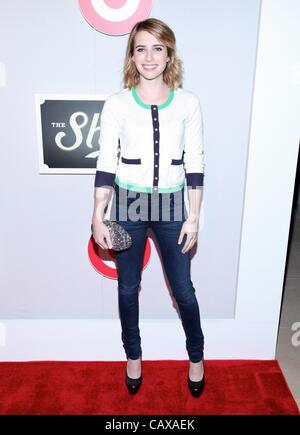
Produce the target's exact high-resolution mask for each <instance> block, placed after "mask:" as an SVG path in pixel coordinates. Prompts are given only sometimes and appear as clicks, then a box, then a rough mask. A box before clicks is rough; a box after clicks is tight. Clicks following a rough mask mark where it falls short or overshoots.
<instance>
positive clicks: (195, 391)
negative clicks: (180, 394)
mask: <svg viewBox="0 0 300 435" xmlns="http://www.w3.org/2000/svg"><path fill="white" fill-rule="evenodd" d="M204 385H205V379H204V375H203V378H202V379H201V381H192V380H191V379H190V377H189V376H188V386H189V389H190V392H191V393H192V396H194V397H199V396H200V395H201V393H202V391H203V389H204Z"/></svg>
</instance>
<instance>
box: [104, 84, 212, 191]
mask: <svg viewBox="0 0 300 435" xmlns="http://www.w3.org/2000/svg"><path fill="white" fill-rule="evenodd" d="M99 145H100V149H99V155H98V158H97V168H96V176H95V187H100V186H113V185H114V183H116V184H118V185H119V186H120V187H123V188H125V189H129V190H134V191H138V192H149V193H152V192H158V193H164V192H175V191H177V190H180V189H182V188H183V187H184V185H185V181H186V184H187V187H188V188H189V187H192V188H196V186H203V178H204V151H203V121H202V111H201V106H200V101H199V99H198V97H197V96H196V95H195V94H194V93H192V92H190V91H187V90H184V89H182V88H177V89H173V88H170V93H169V97H168V99H167V100H166V101H165V102H164V103H163V104H160V105H154V104H153V105H149V104H145V103H144V102H143V101H142V100H141V99H140V98H139V96H138V95H137V91H136V88H135V87H132V88H131V89H129V88H126V89H124V90H122V91H120V92H117V93H115V94H112V95H110V96H109V97H108V98H107V99H106V101H105V102H104V105H103V108H102V112H101V120H100V138H99Z"/></svg>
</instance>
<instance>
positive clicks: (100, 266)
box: [88, 235, 151, 279]
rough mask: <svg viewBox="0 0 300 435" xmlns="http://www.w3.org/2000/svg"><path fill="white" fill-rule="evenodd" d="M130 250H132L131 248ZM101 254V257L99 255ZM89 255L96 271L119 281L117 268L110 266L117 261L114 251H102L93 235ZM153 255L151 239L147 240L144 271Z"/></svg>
mask: <svg viewBox="0 0 300 435" xmlns="http://www.w3.org/2000/svg"><path fill="white" fill-rule="evenodd" d="M129 249H130V248H129ZM100 252H101V254H100V255H99V253H100ZM88 255H89V258H90V261H91V263H92V265H93V266H94V267H95V269H96V270H97V271H98V272H100V273H101V274H102V275H104V276H106V277H107V278H112V279H117V278H118V270H117V269H116V267H115V266H113V267H111V266H109V264H108V263H109V262H115V261H116V255H115V252H114V250H113V249H102V248H100V246H99V245H98V244H97V243H96V242H95V240H94V238H93V236H92V235H91V237H90V239H89V243H88ZM150 255H151V246H150V241H149V237H147V240H146V246H145V252H144V259H143V269H145V267H146V266H147V264H148V262H149V259H150Z"/></svg>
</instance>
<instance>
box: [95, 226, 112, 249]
mask: <svg viewBox="0 0 300 435" xmlns="http://www.w3.org/2000/svg"><path fill="white" fill-rule="evenodd" d="M92 228H93V238H94V240H95V242H96V243H97V244H98V245H99V246H100V247H101V248H102V249H112V243H111V239H110V234H109V230H108V227H107V226H106V225H105V224H104V223H103V222H102V221H99V220H93V227H92Z"/></svg>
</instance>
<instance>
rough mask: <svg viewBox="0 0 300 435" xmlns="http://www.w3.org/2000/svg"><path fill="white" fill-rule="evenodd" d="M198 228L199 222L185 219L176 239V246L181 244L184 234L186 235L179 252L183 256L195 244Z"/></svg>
mask: <svg viewBox="0 0 300 435" xmlns="http://www.w3.org/2000/svg"><path fill="white" fill-rule="evenodd" d="M198 226H199V221H198V219H194V218H187V220H186V221H185V222H184V223H183V225H182V228H181V231H180V235H179V239H178V244H179V245H180V244H181V243H182V239H183V237H184V235H185V234H186V235H187V237H186V241H185V244H184V246H183V248H182V250H181V252H182V253H183V254H185V253H186V252H187V251H189V250H190V249H191V248H192V247H193V246H194V244H195V243H196V242H197V238H198Z"/></svg>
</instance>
